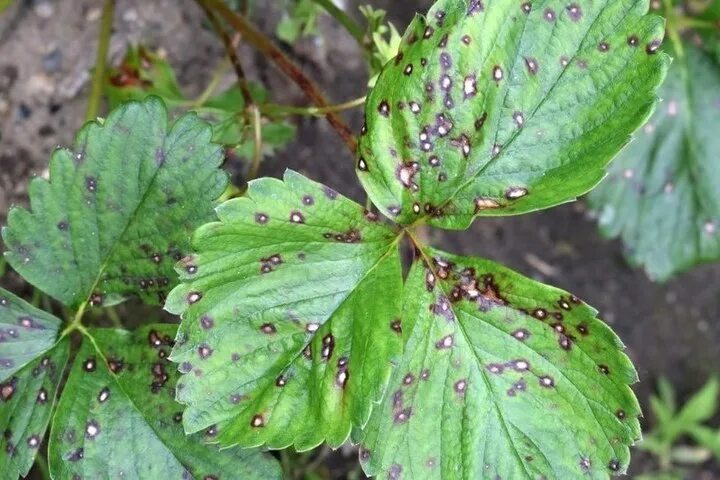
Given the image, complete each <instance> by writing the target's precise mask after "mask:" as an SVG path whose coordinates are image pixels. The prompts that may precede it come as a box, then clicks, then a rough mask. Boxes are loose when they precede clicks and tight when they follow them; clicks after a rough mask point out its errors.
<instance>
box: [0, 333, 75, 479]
mask: <svg viewBox="0 0 720 480" xmlns="http://www.w3.org/2000/svg"><path fill="white" fill-rule="evenodd" d="M69 344H70V342H69V341H68V340H67V339H61V340H60V341H59V342H58V343H57V344H56V345H55V346H54V347H53V348H51V349H50V350H48V351H47V352H46V353H45V355H42V357H40V358H36V359H35V360H34V361H32V362H30V363H28V364H27V365H25V366H24V367H23V368H22V369H20V370H19V371H17V372H16V373H15V374H14V375H12V377H10V378H9V379H7V380H6V381H5V382H4V383H0V431H3V432H4V434H3V437H2V439H1V440H0V448H1V450H0V452H1V454H0V472H2V475H1V476H2V478H4V479H16V478H18V476H22V477H25V476H26V475H27V474H28V471H29V470H30V467H31V466H32V464H33V462H34V461H35V455H36V454H37V452H38V450H39V449H40V445H41V443H42V442H43V438H44V437H45V430H46V429H47V426H48V423H49V422H50V416H51V415H52V411H53V405H54V404H55V398H56V396H57V392H58V386H59V384H60V380H61V379H62V378H63V371H64V370H65V364H66V363H67V360H68V347H69ZM2 345H3V344H2V343H0V346H2Z"/></svg>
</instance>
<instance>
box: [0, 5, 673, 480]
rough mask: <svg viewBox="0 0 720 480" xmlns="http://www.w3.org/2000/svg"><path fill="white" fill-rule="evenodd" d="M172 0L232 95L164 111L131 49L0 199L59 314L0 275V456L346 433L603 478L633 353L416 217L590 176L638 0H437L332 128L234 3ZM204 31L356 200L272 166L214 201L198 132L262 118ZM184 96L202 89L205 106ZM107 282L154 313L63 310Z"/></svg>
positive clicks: (604, 146) (12, 239)
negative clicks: (20, 185)
mask: <svg viewBox="0 0 720 480" xmlns="http://www.w3.org/2000/svg"><path fill="white" fill-rule="evenodd" d="M111 3H112V2H110V3H109V4H111ZM198 3H199V4H200V5H201V6H202V7H203V8H204V9H205V11H206V13H208V18H209V19H210V20H211V23H212V26H213V28H214V29H215V30H216V31H217V32H218V34H219V35H220V37H221V38H222V39H223V41H224V43H225V46H226V47H227V48H228V55H229V57H230V61H231V63H232V65H233V66H234V67H235V70H236V73H237V75H238V80H239V85H238V87H237V88H238V90H237V91H236V92H237V93H236V96H235V98H236V99H242V101H240V102H238V103H237V104H234V106H228V103H227V102H229V100H227V97H225V100H224V101H223V100H219V101H218V102H217V103H213V102H209V101H206V99H204V98H203V99H202V100H203V101H201V102H195V103H193V104H191V105H187V100H186V99H184V98H183V96H182V93H181V90H180V89H179V88H178V87H177V86H176V85H175V81H174V79H173V77H172V75H170V74H169V73H168V72H169V70H168V69H167V68H166V67H165V66H164V65H163V64H162V63H161V62H159V61H158V60H157V59H155V58H153V57H151V56H150V55H149V54H147V53H143V51H142V50H136V51H131V55H130V56H129V57H128V59H126V62H124V63H123V65H122V66H121V68H120V72H111V74H110V75H109V76H107V75H105V73H104V71H103V69H98V70H97V71H96V72H95V75H96V77H95V78H96V80H97V82H96V83H95V84H94V85H97V86H99V87H98V88H100V89H101V90H102V88H103V84H105V83H107V82H108V81H109V82H110V83H111V84H112V83H113V80H112V79H117V75H119V74H121V75H124V76H123V77H122V78H123V81H122V82H120V81H116V82H115V86H116V87H118V88H124V87H128V86H129V87H130V88H131V89H130V90H128V89H124V90H122V91H115V92H114V93H113V90H112V89H109V90H108V93H109V94H110V99H111V100H112V99H113V98H116V99H118V100H117V101H118V106H117V107H116V108H115V109H114V110H113V111H112V112H111V113H110V114H109V115H108V117H107V118H106V119H104V120H98V121H95V122H91V123H88V124H87V125H86V126H85V127H83V128H82V129H81V130H80V132H79V134H78V136H77V139H76V142H75V145H74V146H73V147H72V148H69V149H59V150H57V151H55V152H54V153H53V156H52V159H51V162H50V174H49V180H45V179H42V178H38V179H36V180H34V181H33V182H32V184H31V186H30V208H28V209H25V208H19V207H18V208H14V209H13V210H11V211H10V213H9V215H8V226H7V227H6V228H5V229H3V240H4V242H5V245H6V248H7V252H6V254H5V257H6V259H7V261H8V263H9V264H10V265H11V266H12V267H13V268H14V269H15V270H16V271H17V272H18V273H19V274H20V275H22V276H23V277H24V278H25V279H26V280H27V281H28V282H30V283H31V284H32V285H34V286H35V287H36V288H37V289H39V290H41V291H42V292H44V293H46V294H47V295H49V296H51V297H52V298H54V299H55V300H57V301H58V302H59V303H60V304H62V305H63V306H64V308H65V309H67V310H68V311H70V314H69V315H68V321H66V322H63V320H61V319H59V318H56V317H55V316H53V315H51V314H50V313H48V312H43V311H41V310H38V309H37V308H35V307H33V306H31V305H29V304H27V303H26V302H24V301H23V300H21V299H19V298H17V297H16V296H14V295H12V294H10V293H9V292H5V291H2V292H0V322H2V324H3V325H2V330H1V332H0V339H1V341H0V382H2V385H0V394H1V397H0V400H1V401H2V402H3V403H2V407H3V408H2V410H1V411H0V422H1V425H0V427H2V428H3V430H4V431H5V435H4V437H3V439H2V446H3V448H4V450H5V452H6V455H5V456H0V462H3V463H2V465H1V467H2V471H3V472H9V477H15V476H17V475H25V474H26V473H27V472H28V469H29V468H30V466H31V464H32V462H33V460H34V458H35V456H36V454H37V452H38V449H39V447H40V444H41V442H42V439H43V438H44V435H45V431H46V429H47V427H48V425H49V424H51V427H50V434H49V439H50V440H49V445H48V458H49V466H50V474H51V476H52V477H53V478H58V479H75V478H126V477H127V478H152V477H153V476H154V475H157V474H164V475H168V474H169V475H171V476H175V477H179V478H190V477H192V478H204V479H219V478H277V477H279V476H280V471H279V467H278V465H277V462H275V461H274V460H273V459H272V458H270V457H269V456H268V454H267V453H265V452H263V451H262V450H267V449H272V450H278V449H285V448H289V447H292V448H294V449H296V450H297V451H305V450H309V449H312V448H314V447H316V446H318V445H321V444H327V445H329V446H330V447H332V448H338V447H340V446H341V445H343V444H345V443H346V442H348V441H350V442H352V443H354V444H358V445H359V461H360V463H361V464H362V466H363V469H364V470H365V472H366V473H367V474H369V475H373V476H379V477H381V478H390V479H394V480H396V479H400V478H405V479H407V478H412V479H423V478H563V479H564V478H584V477H585V476H588V477H590V478H607V477H609V476H610V475H613V474H620V473H623V472H625V471H626V469H627V467H628V464H629V460H630V458H629V457H630V454H629V446H630V445H631V444H632V443H633V442H634V441H636V440H638V439H639V437H640V427H639V422H638V417H639V415H640V408H639V404H638V402H637V400H636V398H635V396H634V394H633V392H632V390H631V389H630V384H632V383H633V382H634V381H635V380H636V372H635V369H634V368H633V366H632V364H631V362H630V360H629V359H628V357H627V356H626V355H625V354H624V353H623V351H622V349H623V345H622V343H621V342H620V340H619V339H618V338H617V336H616V335H615V334H614V333H613V332H612V331H611V330H610V329H609V327H607V326H606V325H605V324H604V323H603V322H602V321H601V320H599V319H598V318H597V312H596V310H594V309H593V308H592V307H590V306H589V305H587V304H586V303H584V302H583V301H582V300H580V299H579V298H577V297H575V296H574V295H572V294H570V293H567V292H565V291H562V290H559V289H557V288H554V287H550V286H547V285H543V284H542V283H539V282H537V281H535V280H532V279H529V278H527V277H524V276H523V275H521V274H519V273H515V272H513V271H511V270H509V269H507V268H505V267H503V266H502V265H499V264H496V263H494V262H492V261H489V260H486V259H483V258H477V257H467V256H459V255H455V254H452V253H449V252H444V251H441V250H439V249H437V248H435V247H433V246H430V245H428V244H426V243H425V242H424V241H423V238H424V236H425V235H424V232H425V230H426V229H428V228H441V229H452V230H463V229H466V228H467V227H468V226H469V225H470V224H471V223H472V222H473V221H474V220H475V219H477V218H479V217H485V216H501V215H515V214H522V213H528V212H532V211H535V210H539V209H543V208H548V207H551V206H554V205H558V204H560V203H564V202H568V201H571V200H573V199H575V198H576V197H577V196H579V195H582V194H584V193H586V192H587V191H588V190H590V189H592V188H593V187H594V186H595V185H596V184H597V183H598V182H599V181H600V179H601V178H602V177H603V176H604V174H605V173H604V172H605V167H606V166H607V164H608V162H609V161H610V160H611V159H612V157H613V156H614V155H615V154H617V153H618V151H620V149H621V148H622V147H623V146H624V145H625V144H626V143H627V142H628V141H629V140H630V138H631V134H632V133H633V131H634V130H636V129H637V128H638V127H639V126H641V125H642V124H643V122H645V121H646V120H647V118H648V117H649V116H650V115H651V114H652V112H653V109H654V108H655V105H656V103H657V97H656V89H657V87H658V85H659V84H660V83H661V81H662V80H663V78H664V76H665V72H666V70H667V67H668V64H669V61H668V56H667V55H666V54H665V53H663V52H662V51H661V49H660V44H661V40H662V37H663V22H662V20H661V19H660V18H659V17H657V16H653V15H647V10H648V5H647V3H646V2H635V1H630V0H612V1H610V0H603V1H596V2H576V3H569V4H567V3H562V2H557V1H554V0H553V1H545V2H534V3H532V2H525V3H520V2H514V1H513V2H511V1H505V0H501V1H493V2H486V3H484V2H481V1H477V0H439V1H438V2H436V3H435V4H434V5H433V6H432V7H431V8H430V10H429V12H428V13H427V14H426V15H422V16H417V17H416V18H415V20H413V22H412V23H411V24H410V26H409V27H408V29H407V31H406V32H405V34H404V35H403V37H402V40H401V41H400V42H399V51H398V52H397V53H396V55H395V56H394V59H393V60H391V61H390V62H389V63H388V64H387V65H385V67H384V68H383V69H382V71H381V72H380V74H379V76H378V78H377V80H376V82H375V84H374V87H373V88H372V90H371V91H370V93H369V95H368V97H367V99H366V101H365V124H364V126H363V127H362V130H361V132H360V136H359V139H358V140H357V141H356V139H355V137H354V136H353V135H352V134H351V133H350V131H349V129H348V128H347V127H346V126H345V125H344V123H343V122H342V120H341V119H340V118H339V116H338V115H337V113H336V111H335V110H334V109H333V108H332V107H331V106H328V105H327V103H326V101H325V100H324V97H323V96H322V94H321V93H320V92H319V91H318V89H317V88H316V87H315V86H314V85H313V84H311V83H310V82H308V81H307V79H306V77H305V76H304V74H303V73H302V72H301V71H300V70H299V69H298V68H297V67H296V66H295V65H293V64H292V62H290V61H289V59H288V58H287V57H286V56H285V55H284V54H283V53H282V52H281V51H280V50H278V49H277V47H275V46H274V45H273V44H272V43H270V42H268V41H267V39H265V38H264V37H262V36H261V34H260V33H259V32H258V31H257V30H255V29H254V27H253V26H252V25H250V24H249V23H248V21H247V20H246V19H245V18H244V16H242V15H240V14H237V13H236V12H235V11H234V10H233V9H231V8H230V7H228V6H227V5H226V4H225V3H223V2H220V1H217V0H201V1H199V2H198ZM323 3H326V2H318V4H320V5H322V4H323ZM368 12H369V13H372V12H371V11H370V10H368ZM335 13H336V14H337V12H335ZM372 16H374V17H375V18H376V19H378V21H377V22H376V23H377V24H378V25H381V24H382V22H381V19H382V15H380V16H377V15H376V14H372ZM228 26H230V27H233V28H234V29H236V30H238V31H239V32H241V33H242V34H243V38H245V39H246V40H247V41H248V42H249V43H251V44H253V45H254V46H256V47H257V48H258V49H259V50H260V51H261V52H263V53H266V54H267V55H268V56H269V57H270V58H272V59H273V61H275V62H276V64H277V65H278V67H279V68H280V69H281V70H282V71H283V72H284V73H286V74H287V75H288V76H290V77H291V78H292V79H293V80H295V81H296V82H297V83H299V84H301V85H302V86H303V87H304V90H305V91H306V93H307V94H308V96H309V97H310V98H311V99H312V100H313V101H314V103H315V104H316V105H317V107H316V109H315V110H313V112H314V113H315V114H318V115H325V116H327V118H328V120H329V121H330V123H331V124H332V125H333V126H334V127H335V129H336V130H337V131H338V133H339V134H340V135H341V137H342V138H343V140H344V141H345V144H346V145H347V146H348V148H350V149H351V150H353V151H354V152H356V167H357V174H358V177H359V180H360V182H361V184H362V186H363V187H364V189H365V191H366V192H367V194H368V205H360V204H358V203H356V202H354V201H353V200H351V199H349V198H346V197H344V196H343V195H341V194H340V193H338V192H337V191H335V190H333V189H332V188H331V187H329V186H327V185H322V184H319V183H316V182H314V181H312V180H310V179H308V178H306V177H305V176H303V175H301V174H299V173H297V172H294V171H289V170H288V171H287V172H286V173H285V175H284V176H283V178H282V179H275V178H260V179H257V180H253V181H251V182H250V183H249V184H248V185H247V188H246V189H244V188H241V189H238V190H237V191H236V192H234V193H233V194H227V193H226V194H225V196H224V197H229V196H232V197H234V198H230V199H229V200H226V201H223V202H221V203H220V202H219V201H218V199H219V198H221V195H223V192H225V191H226V183H227V181H226V175H225V174H224V173H223V172H222V170H221V169H220V168H219V167H220V165H221V163H222V161H223V157H224V155H223V153H226V151H227V148H228V147H233V146H239V145H242V144H243V142H245V141H252V142H254V143H253V147H252V151H253V155H255V156H256V157H255V158H256V159H257V155H258V154H262V151H261V149H260V146H261V145H262V128H263V125H264V124H263V118H262V116H261V114H262V112H263V111H265V112H268V111H275V112H277V111H278V108H274V109H273V108H270V109H268V107H267V105H266V104H265V103H264V101H263V100H261V99H260V97H258V96H257V95H254V94H253V93H252V91H251V90H250V87H249V85H248V83H247V82H246V81H245V79H244V76H243V73H242V69H241V67H240V65H239V62H238V60H239V59H238V58H237V57H236V56H233V49H232V40H231V39H230V38H229V37H228V32H227V29H226V28H227V27H228ZM108 31H109V30H108ZM387 32H388V31H387V30H382V31H381V33H380V36H377V35H376V36H374V38H372V39H369V38H365V39H364V40H370V41H363V42H362V45H363V46H364V48H369V49H370V50H368V51H367V52H366V53H368V55H369V57H370V58H372V59H374V60H375V61H377V59H378V58H381V57H379V56H378V54H380V55H381V56H382V55H387V52H385V53H383V52H379V51H377V49H378V46H379V44H382V45H383V46H384V49H385V50H387V49H388V48H390V44H391V43H395V44H398V42H392V41H391V42H388V41H387V40H385V39H383V38H382V33H387ZM369 33H372V32H369ZM375 33H378V32H375ZM371 36H372V35H371ZM391 40H392V39H391ZM133 55H135V57H133ZM100 56H102V55H100ZM133 62H135V63H133ZM136 87H138V88H137V89H136V90H134V91H135V93H133V90H132V89H135V88H136ZM150 88H154V89H156V90H155V91H152V92H148V91H147V90H148V89H150ZM106 89H107V87H106ZM128 92H130V94H129V96H125V97H123V96H122V95H125V94H128ZM146 93H154V94H156V95H157V94H160V95H163V96H164V97H168V96H170V97H172V98H173V100H174V101H175V102H176V103H175V104H173V103H172V102H168V103H169V104H170V107H171V108H173V109H175V108H176V107H177V108H180V109H182V108H183V107H185V108H187V107H189V109H190V110H197V112H193V113H187V114H184V115H182V116H180V117H179V118H177V119H176V120H174V121H169V120H168V114H167V112H166V107H165V106H164V102H163V101H162V100H161V99H160V98H158V97H157V96H150V97H148V98H146V99H143V100H142V101H137V100H129V99H131V98H137V97H141V96H144V95H145V94H146ZM211 97H212V95H210V96H209V97H208V98H211ZM120 98H122V100H119V99H120ZM208 103H210V104H213V105H214V106H215V108H217V109H218V110H220V112H216V113H215V116H210V117H205V118H207V119H208V120H209V121H210V123H208V121H205V120H203V119H202V118H200V117H199V115H203V108H208ZM91 105H92V103H91ZM235 109H239V110H241V111H238V112H235V113H234V114H233V110H235ZM92 111H93V109H92V108H91V109H90V113H92ZM90 116H94V115H90ZM228 118H233V119H235V121H236V122H237V124H236V125H231V127H232V128H231V130H232V131H233V132H234V133H233V135H231V136H230V138H231V139H230V140H223V139H224V138H227V137H225V136H223V135H220V134H219V132H221V131H223V130H222V129H221V128H219V127H218V125H219V124H223V122H224V120H227V119H228ZM218 119H220V122H218V121H217V120H218ZM246 127H247V128H248V129H250V130H251V131H252V132H253V135H252V136H250V137H248V138H246V137H245V136H244V132H245V131H246ZM217 142H219V143H217ZM405 247H408V250H409V251H410V252H412V255H410V256H409V257H411V258H408V261H409V265H406V264H405V263H404V262H403V258H404V257H403V255H402V252H403V249H404V248H405ZM405 266H407V267H408V268H407V269H406V268H404V267H405ZM130 297H136V298H139V299H140V300H142V301H144V302H145V303H148V304H151V305H164V307H165V309H166V310H168V311H169V312H171V313H173V314H175V315H178V316H179V317H180V318H181V319H182V320H181V324H180V326H179V327H177V326H173V325H166V324H164V325H161V324H153V323H152V322H151V321H148V322H141V323H143V324H146V325H143V326H141V327H140V328H138V329H136V330H134V331H127V330H123V329H101V328H95V327H92V326H91V325H89V324H88V322H87V319H86V316H87V315H86V314H87V312H88V311H90V310H93V309H101V308H108V307H111V306H112V305H115V304H117V303H119V302H122V301H124V300H126V299H128V298H130ZM71 350H72V353H71ZM66 373H67V380H66V381H65V382H63V378H64V376H65V375H66ZM61 387H62V388H61ZM61 390H62V392H61ZM178 402H179V403H178ZM186 434H187V435H186Z"/></svg>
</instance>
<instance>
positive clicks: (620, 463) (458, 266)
mask: <svg viewBox="0 0 720 480" xmlns="http://www.w3.org/2000/svg"><path fill="white" fill-rule="evenodd" d="M423 256H427V257H431V258H432V260H428V261H430V262H431V267H430V268H428V267H427V264H426V263H424V261H416V262H415V264H414V265H413V267H412V269H411V272H410V274H409V277H408V280H407V281H406V285H405V292H404V306H403V313H402V330H403V337H404V341H405V349H404V351H405V353H404V356H403V358H402V360H401V361H400V362H398V363H397V366H396V367H395V369H394V372H393V375H392V377H391V380H390V383H389V386H388V392H387V394H386V396H385V399H384V400H383V403H382V406H381V407H380V408H377V409H375V410H374V412H373V415H372V417H371V419H370V421H369V423H368V425H367V426H366V428H365V438H364V439H363V446H362V448H361V450H360V460H361V461H362V462H363V464H364V468H365V470H366V472H368V473H369V474H371V475H378V478H391V479H397V478H412V479H414V480H419V479H425V478H428V479H429V478H484V479H494V478H509V479H510V478H511V479H516V478H528V479H529V478H557V479H565V478H581V477H582V478H607V477H608V476H609V474H619V473H621V472H624V471H625V470H626V469H627V466H628V462H629V457H630V455H629V450H628V445H630V444H631V443H633V442H634V441H635V440H637V439H639V438H640V425H639V422H638V419H637V417H638V415H640V408H639V405H638V403H637V400H636V399H635V396H634V395H633V393H632V391H631V390H630V388H629V386H628V384H629V383H632V382H634V381H635V380H636V373H635V370H634V368H633V367H632V364H631V363H630V361H629V360H628V358H627V357H626V356H625V355H624V354H623V353H622V352H621V351H620V350H621V348H622V344H621V342H620V341H619V339H618V338H617V337H616V336H615V334H614V333H613V332H612V331H611V330H610V329H609V328H608V327H607V326H606V325H605V324H603V323H602V322H601V321H600V320H598V319H597V318H596V313H597V312H596V311H595V310H594V309H592V308H591V307H589V306H588V305H586V304H584V303H583V302H581V301H580V300H578V299H577V298H575V297H574V296H572V295H570V294H568V293H566V292H563V291H561V290H558V289H555V288H552V287H549V286H546V285H542V284H540V283H537V282H535V281H533V280H530V279H528V278H525V277H523V276H521V275H519V274H517V273H515V272H512V271H510V270H508V269H507V268H504V267H502V266H500V265H497V264H495V263H493V262H489V261H487V260H481V259H477V258H466V257H456V256H452V255H449V254H446V253H443V252H440V251H437V250H433V249H428V250H427V251H426V252H424V253H423ZM427 257H426V258H427Z"/></svg>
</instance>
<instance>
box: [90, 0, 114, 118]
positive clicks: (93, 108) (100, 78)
mask: <svg viewBox="0 0 720 480" xmlns="http://www.w3.org/2000/svg"><path fill="white" fill-rule="evenodd" d="M114 11H115V0H105V5H103V10H102V17H101V20H100V39H99V40H98V48H97V55H96V57H95V69H94V71H93V78H92V86H91V90H90V97H89V98H88V104H87V110H86V111H85V120H86V121H90V120H95V118H96V117H97V114H98V110H99V108H100V100H101V99H102V94H103V84H104V83H105V66H106V64H107V54H108V49H109V48H110V35H111V34H112V23H113V12H114Z"/></svg>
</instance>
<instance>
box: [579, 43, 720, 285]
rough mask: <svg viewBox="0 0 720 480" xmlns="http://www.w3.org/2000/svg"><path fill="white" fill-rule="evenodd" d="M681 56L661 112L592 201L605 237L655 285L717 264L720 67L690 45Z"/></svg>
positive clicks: (719, 247) (719, 238)
mask: <svg viewBox="0 0 720 480" xmlns="http://www.w3.org/2000/svg"><path fill="white" fill-rule="evenodd" d="M683 51H684V54H683V55H677V56H676V59H675V61H674V62H673V65H672V67H671V69H670V73H669V75H668V78H667V81H666V82H665V83H664V85H663V86H662V88H661V90H660V95H661V96H662V97H663V99H664V102H663V105H662V107H661V108H658V110H657V112H655V114H654V116H653V117H652V118H651V120H650V122H648V124H647V125H645V128H644V129H643V133H641V134H640V135H639V136H638V138H637V139H636V140H635V141H634V142H633V143H632V144H631V145H630V146H629V147H628V148H627V150H625V151H624V152H623V153H622V154H621V155H620V156H619V158H618V159H617V160H616V161H615V162H614V164H613V166H612V167H611V169H610V175H609V176H608V178H607V180H606V181H605V182H603V183H602V184H601V185H600V187H599V188H598V189H597V191H596V192H593V194H592V195H590V201H591V204H592V205H593V207H594V208H595V209H596V210H597V211H598V212H599V215H600V227H601V229H602V231H603V232H604V233H605V234H606V235H608V236H611V237H621V238H622V240H623V241H624V242H625V245H626V247H627V253H628V256H629V257H630V259H631V261H632V262H633V263H635V264H639V265H642V266H644V268H645V270H646V271H647V273H648V275H649V276H650V277H651V278H653V279H657V280H666V279H668V278H669V277H671V276H672V275H673V274H675V273H678V272H682V271H684V270H687V269H689V268H690V267H692V266H694V265H696V264H699V263H703V262H709V261H713V260H718V259H720V170H718V168H716V159H717V151H718V149H720V137H718V135H717V131H718V128H720V121H719V120H718V106H717V104H716V103H715V102H716V101H717V100H716V99H718V98H720V64H719V63H718V61H717V60H716V59H714V58H713V57H712V56H711V55H710V54H708V53H706V52H705V51H703V50H701V49H699V48H697V47H695V46H694V45H693V44H692V43H690V42H686V43H685V44H684V45H683Z"/></svg>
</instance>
